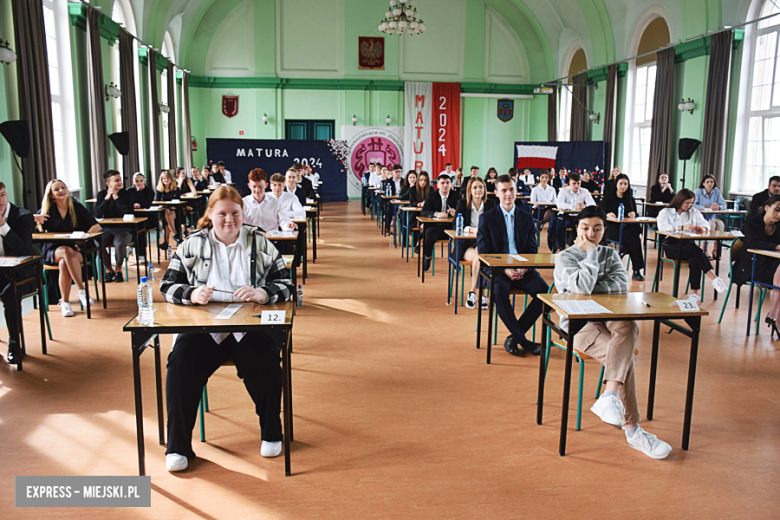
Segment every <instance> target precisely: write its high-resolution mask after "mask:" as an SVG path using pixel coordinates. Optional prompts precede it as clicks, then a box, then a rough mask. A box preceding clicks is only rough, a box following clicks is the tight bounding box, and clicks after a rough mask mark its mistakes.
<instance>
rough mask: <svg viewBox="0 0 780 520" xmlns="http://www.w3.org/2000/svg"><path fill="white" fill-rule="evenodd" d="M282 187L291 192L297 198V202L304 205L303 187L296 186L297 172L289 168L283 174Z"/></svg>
mask: <svg viewBox="0 0 780 520" xmlns="http://www.w3.org/2000/svg"><path fill="white" fill-rule="evenodd" d="M284 187H285V191H286V192H288V193H292V194H293V195H294V196H295V198H297V199H298V202H300V203H301V206H305V205H306V193H305V192H304V191H303V188H301V187H300V186H298V172H297V171H295V170H293V169H292V168H290V169H289V170H287V172H286V173H285V174H284Z"/></svg>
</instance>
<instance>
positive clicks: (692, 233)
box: [680, 231, 701, 237]
mask: <svg viewBox="0 0 780 520" xmlns="http://www.w3.org/2000/svg"><path fill="white" fill-rule="evenodd" d="M680 234H681V235H685V236H686V237H698V236H700V235H701V233H694V232H693V231H680Z"/></svg>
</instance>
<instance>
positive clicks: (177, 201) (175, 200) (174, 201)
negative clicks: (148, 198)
mask: <svg viewBox="0 0 780 520" xmlns="http://www.w3.org/2000/svg"><path fill="white" fill-rule="evenodd" d="M171 202H173V203H174V204H178V203H179V202H181V199H173V200H172V201H171Z"/></svg>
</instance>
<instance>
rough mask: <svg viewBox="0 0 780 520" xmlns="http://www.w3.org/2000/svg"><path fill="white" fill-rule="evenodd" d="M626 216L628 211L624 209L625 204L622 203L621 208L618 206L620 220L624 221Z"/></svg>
mask: <svg viewBox="0 0 780 520" xmlns="http://www.w3.org/2000/svg"><path fill="white" fill-rule="evenodd" d="M625 215H626V209H625V208H624V207H623V203H622V202H621V203H620V206H618V220H620V221H622V220H623V219H624V218H625Z"/></svg>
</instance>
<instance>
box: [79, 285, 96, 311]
mask: <svg viewBox="0 0 780 520" xmlns="http://www.w3.org/2000/svg"><path fill="white" fill-rule="evenodd" d="M78 294H79V301H80V302H81V305H83V306H84V307H86V306H87V291H85V290H84V289H79V291H78ZM89 304H90V305H95V300H93V299H92V297H91V296H90V298H89Z"/></svg>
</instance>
